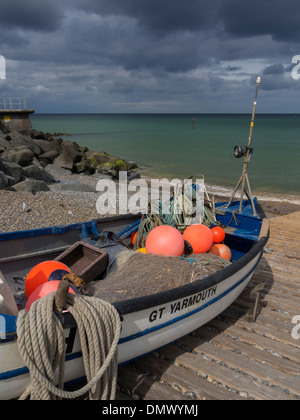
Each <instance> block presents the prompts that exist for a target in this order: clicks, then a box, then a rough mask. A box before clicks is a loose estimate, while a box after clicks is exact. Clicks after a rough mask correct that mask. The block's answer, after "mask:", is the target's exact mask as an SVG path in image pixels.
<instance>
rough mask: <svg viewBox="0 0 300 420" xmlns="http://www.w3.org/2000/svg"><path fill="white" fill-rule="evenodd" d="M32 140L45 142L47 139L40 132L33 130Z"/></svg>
mask: <svg viewBox="0 0 300 420" xmlns="http://www.w3.org/2000/svg"><path fill="white" fill-rule="evenodd" d="M32 138H34V139H38V140H39V139H42V140H46V139H47V134H45V133H43V132H42V131H36V130H33V135H32Z"/></svg>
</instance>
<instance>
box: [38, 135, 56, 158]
mask: <svg viewBox="0 0 300 420" xmlns="http://www.w3.org/2000/svg"><path fill="white" fill-rule="evenodd" d="M33 141H34V143H35V144H36V145H37V146H38V147H39V148H40V149H41V154H43V153H48V152H53V151H56V152H57V156H58V155H59V153H60V150H61V146H60V143H59V141H58V140H57V139H55V140H51V141H48V140H45V139H41V140H33Z"/></svg>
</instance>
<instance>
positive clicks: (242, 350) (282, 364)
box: [197, 327, 300, 392]
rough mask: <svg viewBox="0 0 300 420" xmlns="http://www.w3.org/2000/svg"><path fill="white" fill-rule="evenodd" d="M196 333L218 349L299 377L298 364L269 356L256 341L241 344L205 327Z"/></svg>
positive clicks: (239, 341)
mask: <svg viewBox="0 0 300 420" xmlns="http://www.w3.org/2000/svg"><path fill="white" fill-rule="evenodd" d="M197 333H198V334H200V337H198V335H197V338H199V339H200V340H201V341H203V342H204V341H205V340H206V341H210V342H212V343H213V344H214V345H216V346H218V347H221V348H225V349H228V350H231V351H233V352H235V353H238V354H242V355H245V356H247V357H248V358H250V359H253V360H256V361H258V362H262V363H267V364H268V365H269V366H271V367H275V369H278V370H280V371H283V372H286V373H287V374H289V375H294V376H298V375H299V364H298V363H295V362H291V361H290V360H287V359H284V358H283V357H279V355H277V356H275V355H274V354H270V353H269V352H267V351H265V350H264V348H263V347H261V346H259V344H258V343H257V342H256V341H253V342H252V344H251V345H250V344H248V343H243V342H242V341H241V340H235V339H233V338H232V337H229V336H228V335H227V336H225V335H223V334H217V335H216V334H215V333H214V332H213V331H211V330H209V329H207V328H205V327H204V328H201V330H198V332H197ZM199 343H200V342H199ZM298 392H300V391H298Z"/></svg>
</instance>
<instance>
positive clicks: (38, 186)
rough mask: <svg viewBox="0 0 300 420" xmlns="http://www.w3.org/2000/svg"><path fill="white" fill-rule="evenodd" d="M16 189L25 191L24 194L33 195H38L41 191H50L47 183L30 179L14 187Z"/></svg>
mask: <svg viewBox="0 0 300 420" xmlns="http://www.w3.org/2000/svg"><path fill="white" fill-rule="evenodd" d="M14 189H15V190H16V191H24V192H31V193H36V192H39V191H50V188H49V187H48V185H47V184H46V182H44V181H36V180H30V179H26V180H25V181H23V182H20V183H18V184H16V185H14Z"/></svg>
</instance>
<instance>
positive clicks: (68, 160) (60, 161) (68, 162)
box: [53, 149, 74, 171]
mask: <svg viewBox="0 0 300 420" xmlns="http://www.w3.org/2000/svg"><path fill="white" fill-rule="evenodd" d="M53 165H55V166H59V167H60V168H64V169H69V170H70V171H72V170H73V166H74V160H73V158H72V156H71V155H70V154H69V152H68V151H67V150H66V149H64V150H62V151H61V153H60V155H59V156H58V157H57V158H56V159H55V160H54V162H53Z"/></svg>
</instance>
